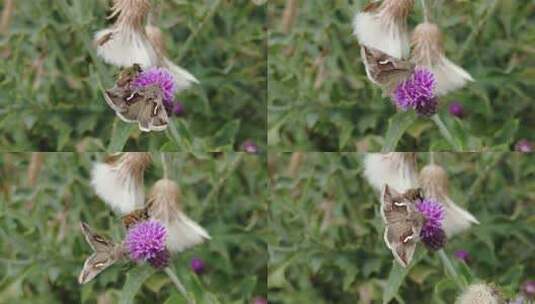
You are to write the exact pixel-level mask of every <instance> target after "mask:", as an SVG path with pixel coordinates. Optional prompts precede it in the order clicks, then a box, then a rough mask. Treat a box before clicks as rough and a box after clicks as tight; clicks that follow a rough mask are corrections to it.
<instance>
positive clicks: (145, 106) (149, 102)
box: [104, 64, 169, 132]
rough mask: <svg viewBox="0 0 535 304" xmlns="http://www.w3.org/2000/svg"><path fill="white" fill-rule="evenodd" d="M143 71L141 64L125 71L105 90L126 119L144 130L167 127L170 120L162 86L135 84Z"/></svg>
mask: <svg viewBox="0 0 535 304" xmlns="http://www.w3.org/2000/svg"><path fill="white" fill-rule="evenodd" d="M141 72H142V69H141V67H140V66H139V65H137V64H134V65H133V66H132V67H131V68H127V69H124V70H123V71H121V73H120V74H119V77H118V79H117V82H116V83H115V85H114V86H113V87H112V88H111V89H108V90H105V92H104V98H105V100H106V103H107V104H108V105H109V106H110V107H111V108H112V109H113V110H114V111H115V113H116V114H117V116H119V118H120V119H121V120H123V121H124V122H127V123H136V122H137V123H138V125H139V129H140V130H141V131H143V132H150V131H163V130H165V129H166V128H167V124H168V122H169V117H168V115H167V111H166V109H165V105H164V103H163V93H162V91H161V89H160V88H159V87H158V86H148V87H145V88H142V89H138V88H134V87H133V85H132V82H133V81H134V79H136V78H137V76H138V75H139V73H141Z"/></svg>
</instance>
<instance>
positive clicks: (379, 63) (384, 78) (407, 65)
mask: <svg viewBox="0 0 535 304" xmlns="http://www.w3.org/2000/svg"><path fill="white" fill-rule="evenodd" d="M360 55H361V57H362V62H363V63H364V67H365V69H366V75H367V76H368V79H370V81H371V82H373V83H374V84H376V85H378V86H380V87H381V88H383V93H384V94H385V95H391V94H392V93H393V92H394V90H395V89H396V87H397V85H398V84H399V83H400V82H402V81H403V80H406V79H407V78H409V76H410V75H411V74H412V73H413V72H414V67H415V65H414V64H412V63H411V62H409V61H407V60H402V59H398V58H395V57H392V56H390V55H387V54H385V53H383V52H381V51H380V50H377V49H375V48H372V47H368V46H365V45H362V46H361V48H360Z"/></svg>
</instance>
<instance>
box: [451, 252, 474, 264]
mask: <svg viewBox="0 0 535 304" xmlns="http://www.w3.org/2000/svg"><path fill="white" fill-rule="evenodd" d="M453 255H454V256H455V257H456V258H457V259H458V260H459V261H463V262H465V263H468V260H469V259H470V253H469V252H468V251H466V250H457V251H455V253H454V254H453Z"/></svg>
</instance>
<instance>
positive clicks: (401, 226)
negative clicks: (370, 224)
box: [381, 185, 425, 267]
mask: <svg viewBox="0 0 535 304" xmlns="http://www.w3.org/2000/svg"><path fill="white" fill-rule="evenodd" d="M422 199H423V197H422V191H421V190H420V189H409V190H407V191H406V192H404V193H399V192H397V191H396V190H394V189H392V188H390V187H389V186H388V185H385V187H384V190H383V194H382V197H381V216H382V218H383V221H384V222H385V226H386V227H385V233H384V240H385V243H386V245H387V247H388V249H390V250H391V251H392V254H393V255H394V258H395V259H396V261H397V262H398V263H399V264H400V265H401V266H402V267H407V266H408V265H409V264H410V262H411V260H412V257H413V255H414V251H415V250H416V244H417V242H418V240H419V236H420V231H421V230H422V226H423V224H424V222H425V218H424V216H423V215H422V214H420V212H418V210H417V209H416V204H417V203H419V202H420V201H421V200H422Z"/></svg>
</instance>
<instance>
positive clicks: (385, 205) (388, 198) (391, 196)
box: [381, 185, 409, 225]
mask: <svg viewBox="0 0 535 304" xmlns="http://www.w3.org/2000/svg"><path fill="white" fill-rule="evenodd" d="M400 196H401V194H400V193H398V192H397V191H396V190H394V189H392V188H391V187H389V186H388V185H385V186H384V188H383V192H382V194H381V216H382V217H383V221H384V222H385V224H387V225H388V224H390V223H395V222H403V221H405V219H406V218H407V216H408V214H409V210H408V209H407V205H405V204H403V205H396V203H397V200H398V198H399V197H400Z"/></svg>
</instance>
